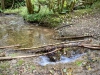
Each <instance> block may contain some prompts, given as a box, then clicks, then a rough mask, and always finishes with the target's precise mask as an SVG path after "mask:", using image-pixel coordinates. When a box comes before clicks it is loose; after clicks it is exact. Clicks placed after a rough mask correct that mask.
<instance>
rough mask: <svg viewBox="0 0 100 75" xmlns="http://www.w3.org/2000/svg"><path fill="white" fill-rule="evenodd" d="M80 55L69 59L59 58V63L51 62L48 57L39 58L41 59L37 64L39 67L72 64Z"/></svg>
mask: <svg viewBox="0 0 100 75" xmlns="http://www.w3.org/2000/svg"><path fill="white" fill-rule="evenodd" d="M82 55H83V54H77V55H75V56H73V57H70V58H68V57H65V56H61V59H60V61H57V62H51V61H50V60H49V58H48V57H46V56H40V57H39V58H40V59H41V61H40V62H38V64H39V65H41V66H46V65H49V64H57V63H69V62H74V61H75V60H77V59H78V58H79V57H81V56H82Z"/></svg>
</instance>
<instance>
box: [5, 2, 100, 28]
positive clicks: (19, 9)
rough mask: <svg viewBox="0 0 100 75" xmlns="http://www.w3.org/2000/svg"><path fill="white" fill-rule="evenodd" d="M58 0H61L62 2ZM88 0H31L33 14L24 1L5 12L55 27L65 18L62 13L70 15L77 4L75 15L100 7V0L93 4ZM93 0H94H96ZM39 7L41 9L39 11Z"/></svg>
mask: <svg viewBox="0 0 100 75" xmlns="http://www.w3.org/2000/svg"><path fill="white" fill-rule="evenodd" d="M58 1H60V3H59V2H58ZM82 1H83V4H82V5H81V6H80V5H79V6H77V5H78V4H80V3H81V2H82ZM86 1H87V0H53V1H51V0H31V2H32V6H33V10H34V13H33V14H28V13H27V8H26V7H25V6H23V5H24V2H19V3H17V4H15V8H16V9H13V10H12V9H9V10H6V11H5V12H7V13H8V12H9V13H18V14H20V15H22V16H23V17H24V18H25V20H27V21H29V22H38V23H39V24H41V23H44V24H46V25H44V26H49V27H55V26H57V25H59V23H61V22H62V20H63V19H62V17H61V15H62V14H64V16H66V13H68V14H67V15H68V16H70V15H71V13H70V12H71V11H74V8H75V7H76V6H77V9H79V10H75V16H80V15H83V14H86V13H91V12H92V8H93V9H96V8H99V7H100V1H99V2H96V3H94V4H92V6H91V0H88V3H87V2H86ZM92 1H93V2H94V1H95V0H92ZM58 3H59V4H58ZM39 6H40V7H39ZM81 7H84V9H83V8H82V9H81ZM90 7H91V8H90ZM39 8H40V10H39V12H37V11H38V9H39ZM59 16H60V17H59ZM71 17H72V16H71Z"/></svg>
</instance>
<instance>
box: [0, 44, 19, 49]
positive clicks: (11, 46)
mask: <svg viewBox="0 0 100 75" xmlns="http://www.w3.org/2000/svg"><path fill="white" fill-rule="evenodd" d="M13 47H21V45H19V44H17V45H10V46H3V47H0V49H5V48H13Z"/></svg>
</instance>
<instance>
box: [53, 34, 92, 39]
mask: <svg viewBox="0 0 100 75" xmlns="http://www.w3.org/2000/svg"><path fill="white" fill-rule="evenodd" d="M89 37H93V36H92V35H86V36H73V37H56V38H55V40H70V39H83V38H89Z"/></svg>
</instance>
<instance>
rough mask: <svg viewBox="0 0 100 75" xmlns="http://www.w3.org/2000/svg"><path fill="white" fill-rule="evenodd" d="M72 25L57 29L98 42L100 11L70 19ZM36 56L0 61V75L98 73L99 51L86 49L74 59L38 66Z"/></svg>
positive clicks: (69, 34) (99, 39)
mask: <svg viewBox="0 0 100 75" xmlns="http://www.w3.org/2000/svg"><path fill="white" fill-rule="evenodd" d="M70 22H71V23H73V25H71V26H70V27H67V26H66V27H64V28H61V29H59V30H58V31H61V32H62V34H63V35H64V36H78V35H80V36H81V35H93V38H92V43H91V44H98V45H99V44H100V13H99V12H98V13H96V14H90V15H84V16H82V17H80V18H76V17H73V18H72V19H71V20H70ZM35 60H38V58H37V57H34V58H26V59H17V60H11V61H0V75H100V51H99V50H90V49H87V52H86V54H85V55H83V56H82V57H79V58H78V59H77V60H76V61H74V62H70V63H64V64H63V63H57V64H55V65H54V64H49V65H46V66H40V65H39V64H38V63H37V62H35Z"/></svg>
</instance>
